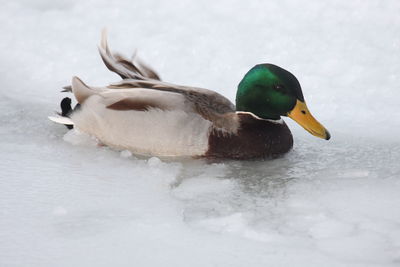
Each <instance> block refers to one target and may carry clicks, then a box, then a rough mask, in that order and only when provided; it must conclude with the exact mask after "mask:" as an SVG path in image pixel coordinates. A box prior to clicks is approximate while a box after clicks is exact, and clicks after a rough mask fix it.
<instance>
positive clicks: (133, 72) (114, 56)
mask: <svg viewBox="0 0 400 267" xmlns="http://www.w3.org/2000/svg"><path fill="white" fill-rule="evenodd" d="M99 52H100V56H101V58H102V59H103V62H104V64H105V65H106V67H107V68H108V69H109V70H111V71H112V72H115V73H116V74H118V75H119V76H120V77H121V78H122V79H137V80H148V79H152V80H159V81H160V80H161V79H160V76H159V75H158V74H157V73H156V72H155V71H154V70H153V69H152V68H151V67H149V66H147V65H146V64H144V63H143V62H141V61H140V60H139V59H138V58H137V57H136V53H134V54H133V56H132V59H131V60H129V59H127V58H125V57H124V56H122V55H120V54H118V53H111V51H110V48H109V47H108V43H107V31H106V29H103V31H102V33H101V42H100V45H99Z"/></svg>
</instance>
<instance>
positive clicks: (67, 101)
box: [48, 97, 79, 129]
mask: <svg viewBox="0 0 400 267" xmlns="http://www.w3.org/2000/svg"><path fill="white" fill-rule="evenodd" d="M78 105H79V104H78ZM60 107H61V112H58V113H57V115H58V116H49V117H48V118H49V120H51V121H53V122H56V123H59V124H64V125H65V126H66V127H67V128H68V129H72V128H74V122H73V121H72V120H71V119H70V118H69V117H70V115H71V113H72V112H73V109H72V107H71V98H69V97H65V98H63V100H61V103H60ZM76 108H77V107H75V109H76Z"/></svg>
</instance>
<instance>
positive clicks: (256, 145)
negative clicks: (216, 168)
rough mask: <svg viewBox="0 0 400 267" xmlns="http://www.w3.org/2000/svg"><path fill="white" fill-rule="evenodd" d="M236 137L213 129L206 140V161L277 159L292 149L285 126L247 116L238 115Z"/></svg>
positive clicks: (288, 132) (288, 131)
mask: <svg viewBox="0 0 400 267" xmlns="http://www.w3.org/2000/svg"><path fill="white" fill-rule="evenodd" d="M238 116H239V118H240V128H239V130H238V132H237V134H230V135H229V134H223V133H222V132H221V131H219V130H216V129H215V130H213V131H212V132H211V134H210V137H209V141H208V147H209V148H208V151H207V153H206V154H205V157H208V158H229V159H254V158H269V157H277V156H280V155H282V154H284V153H286V152H288V151H289V150H290V149H291V148H292V147H293V137H292V134H291V132H290V130H289V128H288V127H287V125H286V123H284V122H283V123H282V124H280V123H274V122H271V121H268V120H259V119H256V118H254V117H253V116H252V115H250V114H245V113H243V114H238Z"/></svg>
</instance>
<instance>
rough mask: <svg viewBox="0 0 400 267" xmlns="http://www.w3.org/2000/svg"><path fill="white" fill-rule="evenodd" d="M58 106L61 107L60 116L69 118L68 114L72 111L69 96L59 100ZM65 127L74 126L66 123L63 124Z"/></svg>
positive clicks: (70, 127)
mask: <svg viewBox="0 0 400 267" xmlns="http://www.w3.org/2000/svg"><path fill="white" fill-rule="evenodd" d="M60 107H61V116H63V117H68V118H69V116H70V115H71V113H72V111H73V110H72V107H71V98H69V97H64V98H63V100H61V103H60ZM65 127H67V128H68V129H72V128H74V126H73V125H67V124H65Z"/></svg>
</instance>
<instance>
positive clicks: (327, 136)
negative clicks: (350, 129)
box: [325, 130, 331, 140]
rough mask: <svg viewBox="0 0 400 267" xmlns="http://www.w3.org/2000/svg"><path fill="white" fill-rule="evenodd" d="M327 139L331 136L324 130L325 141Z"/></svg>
mask: <svg viewBox="0 0 400 267" xmlns="http://www.w3.org/2000/svg"><path fill="white" fill-rule="evenodd" d="M329 139H331V134H330V133H329V132H328V131H327V130H325V140H329Z"/></svg>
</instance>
